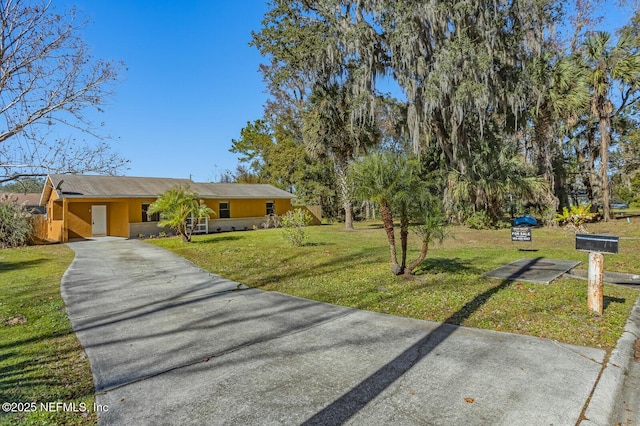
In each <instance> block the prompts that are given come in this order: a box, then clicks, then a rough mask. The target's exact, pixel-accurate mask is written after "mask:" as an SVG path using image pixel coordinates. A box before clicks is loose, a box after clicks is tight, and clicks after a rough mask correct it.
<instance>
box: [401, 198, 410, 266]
mask: <svg viewBox="0 0 640 426" xmlns="http://www.w3.org/2000/svg"><path fill="white" fill-rule="evenodd" d="M408 240H409V217H408V215H407V212H406V211H404V209H403V211H402V215H401V216H400V246H401V249H402V263H401V264H400V273H401V274H402V273H403V272H404V271H405V269H406V267H407V246H408Z"/></svg>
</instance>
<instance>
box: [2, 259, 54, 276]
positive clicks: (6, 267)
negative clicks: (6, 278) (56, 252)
mask: <svg viewBox="0 0 640 426" xmlns="http://www.w3.org/2000/svg"><path fill="white" fill-rule="evenodd" d="M48 260H49V259H45V258H39V259H32V260H25V261H21V262H2V261H0V273H2V272H4V271H15V270H16V269H26V268H32V267H34V266H38V265H40V264H41V263H43V262H47V261H48Z"/></svg>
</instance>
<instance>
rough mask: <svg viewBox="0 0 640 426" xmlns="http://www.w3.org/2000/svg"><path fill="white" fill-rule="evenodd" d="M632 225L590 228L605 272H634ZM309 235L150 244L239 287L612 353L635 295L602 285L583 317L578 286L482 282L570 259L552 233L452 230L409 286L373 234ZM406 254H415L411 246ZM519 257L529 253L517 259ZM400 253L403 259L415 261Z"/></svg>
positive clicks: (336, 230) (366, 229)
mask: <svg viewBox="0 0 640 426" xmlns="http://www.w3.org/2000/svg"><path fill="white" fill-rule="evenodd" d="M639 223H640V218H638V217H634V218H632V219H630V221H629V223H627V221H626V219H624V220H618V221H613V222H610V223H607V224H604V223H602V224H594V225H590V232H592V233H604V234H612V235H619V236H621V240H620V247H621V248H620V254H615V255H614V254H612V255H606V256H605V269H606V270H607V271H616V272H629V273H631V272H634V273H638V272H640V259H639V258H638V256H637V253H638V252H640V227H639V226H638V224H639ZM356 228H357V229H356V231H354V232H345V231H343V230H342V225H338V224H335V225H325V226H318V227H310V228H308V230H309V234H310V236H309V244H308V245H306V246H303V247H292V246H290V245H288V244H287V243H286V241H285V240H284V238H283V236H282V231H281V230H277V229H271V230H259V231H249V232H234V233H222V234H213V235H207V236H196V237H194V240H193V242H192V243H191V244H184V243H182V242H181V241H180V240H179V239H176V238H170V239H161V240H154V241H150V243H152V244H156V245H159V246H162V247H166V248H168V249H170V250H172V251H174V252H176V253H177V254H179V255H181V256H183V257H185V258H187V259H189V260H191V261H192V262H194V263H195V264H197V265H199V266H201V267H203V268H204V269H207V270H209V271H211V272H214V273H217V274H219V275H221V276H223V277H225V278H229V279H232V280H235V281H238V282H241V283H243V284H245V285H247V286H250V287H255V288H260V289H263V290H268V291H279V292H282V293H286V294H291V295H295V296H299V297H304V298H308V299H313V300H318V301H322V302H328V303H333V304H338V305H343V306H350V307H354V308H359V309H365V310H369V311H375V312H382V313H387V314H392V315H399V316H405V317H410V318H418V319H423V320H431V321H437V322H448V323H452V324H459V325H464V326H469V327H477V328H485V329H492V330H499V331H505V332H512V333H519V334H528V335H533V336H538V337H546V338H550V339H554V340H558V341H561V342H565V343H572V344H577V345H583V346H591V347H599V348H603V349H605V350H607V351H611V350H612V349H613V348H614V347H615V345H616V342H617V340H618V338H619V337H620V335H621V334H622V330H623V327H624V325H625V323H626V320H627V318H628V316H629V313H630V310H631V308H632V307H633V304H634V303H635V301H636V299H637V298H638V291H637V290H635V289H629V288H624V287H619V286H614V285H608V284H606V285H605V288H604V292H605V301H604V303H605V310H604V314H603V315H602V316H598V315H596V314H594V313H592V312H590V311H589V310H588V309H587V283H586V281H582V280H577V279H568V278H561V279H558V280H556V281H554V282H553V283H552V284H550V285H544V284H532V283H526V282H519V281H513V282H512V281H501V280H495V279H488V278H485V277H483V276H482V274H483V273H484V272H487V271H489V270H491V269H493V268H496V267H498V266H501V265H504V264H506V263H508V262H511V261H513V260H517V259H520V258H523V257H534V258H536V257H544V258H551V259H567V260H579V261H582V262H583V265H582V267H583V268H585V269H586V264H587V262H588V253H586V252H581V251H576V250H575V237H574V235H573V234H569V233H567V232H565V231H564V230H562V229H561V228H540V229H534V230H533V242H532V243H512V242H511V239H510V231H509V229H503V230H483V231H477V230H471V229H467V228H464V227H454V228H452V238H449V239H447V240H445V242H444V243H443V244H442V245H437V244H436V245H434V246H433V247H432V248H431V249H430V252H429V254H428V256H427V259H426V260H425V262H424V263H423V264H422V265H421V268H420V270H419V271H418V274H417V275H416V276H415V277H413V278H412V279H408V280H407V279H404V278H402V277H395V276H393V275H392V274H391V272H390V269H389V250H388V245H387V244H386V238H385V236H384V233H383V230H382V229H381V226H380V225H379V224H377V223H358V224H357V225H356ZM413 247H416V248H417V247H418V245H417V244H415V242H414V244H413ZM519 249H527V250H531V251H526V252H525V251H520V250H519ZM417 254H418V253H417V250H416V251H412V252H410V253H409V256H408V257H409V260H411V259H412V258H415V257H416V256H417Z"/></svg>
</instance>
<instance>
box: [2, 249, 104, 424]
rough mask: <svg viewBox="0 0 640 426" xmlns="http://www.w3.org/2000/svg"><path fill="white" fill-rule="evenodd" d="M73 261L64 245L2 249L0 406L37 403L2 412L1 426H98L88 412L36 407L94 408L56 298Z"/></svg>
mask: <svg viewBox="0 0 640 426" xmlns="http://www.w3.org/2000/svg"><path fill="white" fill-rule="evenodd" d="M72 260H73V252H72V251H71V250H70V249H69V248H67V247H66V246H63V245H50V246H38V247H28V248H22V249H5V250H0V294H2V297H1V298H0V403H5V402H8V403H32V402H35V403H36V408H37V409H36V410H35V411H34V412H22V413H5V412H4V411H0V424H2V425H5V424H6V425H9V424H11V425H14V424H23V425H29V424H33V425H42V424H66V425H79V424H83V425H84V424H95V423H96V422H97V418H96V416H95V414H94V413H92V412H87V413H84V414H83V413H80V412H64V411H63V410H62V408H58V409H57V410H56V409H52V410H51V411H49V412H47V411H45V410H41V409H40V408H39V407H40V405H39V404H40V403H51V402H54V403H55V402H62V403H67V404H71V403H74V404H75V405H76V407H77V408H78V409H79V408H80V406H81V405H80V404H81V403H83V404H85V406H86V407H93V403H94V387H93V378H92V376H91V370H90V368H89V362H88V360H87V359H86V355H85V353H84V350H83V349H82V346H81V345H80V343H79V341H78V339H77V338H76V336H75V334H74V333H73V332H72V329H71V323H70V322H69V318H68V317H67V312H66V310H65V307H64V302H63V301H62V298H61V296H60V280H61V278H62V274H63V273H64V271H65V270H66V269H67V266H68V265H69V263H71V261H72ZM14 408H17V407H16V406H14ZM68 408H71V406H70V405H68ZM89 411H91V410H89Z"/></svg>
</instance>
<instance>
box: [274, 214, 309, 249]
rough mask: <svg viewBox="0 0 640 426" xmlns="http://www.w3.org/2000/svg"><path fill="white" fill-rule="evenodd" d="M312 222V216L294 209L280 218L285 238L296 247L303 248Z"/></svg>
mask: <svg viewBox="0 0 640 426" xmlns="http://www.w3.org/2000/svg"><path fill="white" fill-rule="evenodd" d="M310 222H311V215H310V214H309V213H308V212H306V211H304V210H302V209H294V210H291V211H289V212H287V214H285V215H284V216H282V217H281V218H280V226H282V231H283V233H284V237H285V238H286V239H287V241H289V242H290V243H291V245H293V246H295V247H299V246H303V245H304V244H305V242H306V240H307V230H306V227H307V225H308V224H309V223H310Z"/></svg>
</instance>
